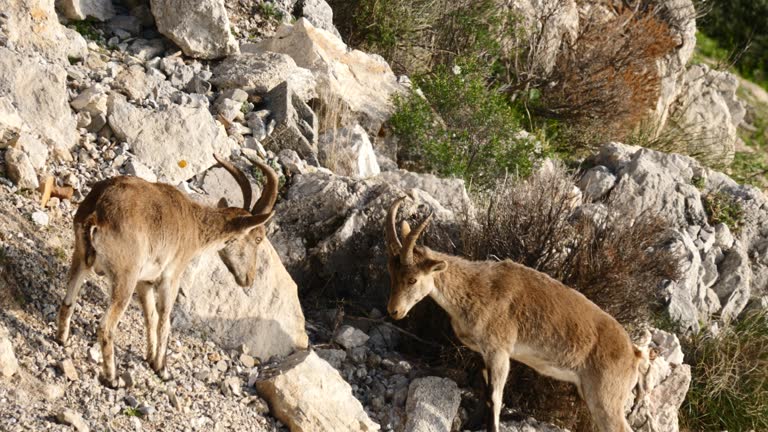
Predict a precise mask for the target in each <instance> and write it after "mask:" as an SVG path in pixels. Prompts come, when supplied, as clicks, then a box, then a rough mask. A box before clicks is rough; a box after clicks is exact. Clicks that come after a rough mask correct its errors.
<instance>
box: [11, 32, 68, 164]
mask: <svg viewBox="0 0 768 432" xmlns="http://www.w3.org/2000/svg"><path fill="white" fill-rule="evenodd" d="M0 94H7V95H9V97H10V99H11V101H12V102H13V105H14V106H15V108H16V110H17V111H16V114H17V115H18V116H19V117H20V118H21V119H22V120H23V122H24V123H25V124H26V126H27V127H29V129H30V130H31V131H33V132H35V133H36V134H38V135H39V136H41V137H42V138H43V139H44V140H45V142H46V144H47V145H48V147H49V148H51V149H52V150H53V151H54V153H55V154H56V156H58V157H60V158H69V157H70V156H69V150H71V149H72V148H73V147H74V146H75V144H76V142H77V136H78V135H77V130H76V127H77V124H76V122H75V118H74V117H73V116H72V110H71V109H70V108H69V103H68V100H69V98H68V96H67V72H66V70H64V68H63V67H61V66H59V65H56V64H51V63H47V62H45V61H43V59H41V58H39V57H27V56H24V55H21V54H18V53H15V52H13V51H11V50H9V49H7V48H3V47H0Z"/></svg>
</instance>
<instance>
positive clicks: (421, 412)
mask: <svg viewBox="0 0 768 432" xmlns="http://www.w3.org/2000/svg"><path fill="white" fill-rule="evenodd" d="M460 403H461V393H460V392H459V386H458V385H456V383H455V382H454V381H452V380H450V379H448V378H440V377H433V376H432V377H425V378H419V379H415V380H413V381H412V382H411V385H410V386H409V387H408V400H407V402H406V404H405V411H406V415H407V416H408V420H407V421H406V422H405V432H451V426H452V425H453V419H454V417H456V413H457V412H458V410H459V404H460Z"/></svg>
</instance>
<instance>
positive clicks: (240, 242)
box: [57, 155, 278, 387]
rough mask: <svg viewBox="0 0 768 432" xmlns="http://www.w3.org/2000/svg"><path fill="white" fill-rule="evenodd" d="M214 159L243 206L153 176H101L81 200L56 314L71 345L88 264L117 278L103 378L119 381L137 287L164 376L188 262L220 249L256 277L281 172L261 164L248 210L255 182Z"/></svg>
mask: <svg viewBox="0 0 768 432" xmlns="http://www.w3.org/2000/svg"><path fill="white" fill-rule="evenodd" d="M214 158H215V159H216V161H218V163H219V164H220V165H221V166H223V167H224V168H225V169H226V170H227V171H228V172H229V173H230V174H231V175H232V176H233V177H234V178H235V180H237V183H238V184H239V185H240V189H241V191H242V194H243V201H244V203H243V208H238V207H229V206H228V205H227V202H226V200H225V199H222V200H221V201H219V206H218V208H215V207H206V206H203V205H200V204H198V203H195V202H194V201H192V200H190V199H189V198H187V196H186V195H184V194H183V193H182V192H180V191H179V190H178V189H176V188H175V187H173V186H171V185H168V184H162V183H149V182H146V181H144V180H142V179H140V178H136V177H125V176H120V177H113V178H110V179H107V180H103V181H100V182H98V183H96V184H95V185H94V186H93V189H92V190H91V192H90V193H89V194H88V196H86V197H85V200H84V201H83V202H82V203H81V204H80V208H78V210H77V213H76V214H75V218H74V230H75V250H74V253H73V254H72V263H71V266H70V269H69V275H68V279H69V280H68V284H67V295H66V297H64V301H63V302H62V305H61V309H60V310H59V317H58V326H59V327H58V332H57V339H58V341H59V342H60V343H61V344H66V342H67V339H68V338H69V330H70V319H71V317H72V311H73V307H74V304H75V302H76V300H77V296H78V293H79V292H80V287H81V285H82V283H83V279H84V277H85V274H86V272H87V270H90V269H93V270H94V271H95V272H96V273H97V274H99V275H106V276H107V277H108V278H109V279H110V280H111V281H112V285H113V286H112V297H111V301H110V305H109V308H108V309H107V311H106V313H105V314H104V317H103V319H102V321H101V324H100V326H99V330H98V336H99V343H100V345H101V352H102V356H103V365H102V366H103V373H102V375H101V381H102V382H103V383H104V384H105V385H107V386H110V387H115V386H116V385H117V380H116V374H115V359H114V348H113V339H114V333H115V328H116V327H117V323H118V321H119V320H120V317H121V316H122V315H123V312H125V309H126V308H127V307H128V303H129V301H130V299H131V296H132V295H133V292H134V289H135V290H136V292H137V293H138V298H139V302H140V303H141V307H142V309H143V312H144V324H145V327H146V331H147V348H146V360H147V361H148V362H149V364H150V366H151V367H152V369H153V370H154V371H155V372H156V373H157V374H158V375H159V376H160V377H161V378H163V379H167V378H168V377H169V374H168V372H167V370H166V367H165V366H166V351H167V348H168V335H169V333H170V315H171V309H172V308H173V304H174V302H175V301H176V296H177V294H178V292H179V279H180V278H181V275H182V273H184V269H186V267H187V264H188V263H189V262H190V260H192V259H193V258H194V257H196V256H198V255H200V254H201V253H203V252H204V251H206V250H218V251H219V256H220V257H221V259H222V260H223V261H224V263H225V264H226V266H227V268H228V269H229V271H230V272H231V273H232V274H233V275H234V277H235V280H236V281H237V283H238V284H240V285H242V286H249V285H250V284H251V283H252V282H253V278H254V276H255V271H256V262H255V260H256V256H257V248H258V247H259V243H261V241H262V239H263V238H264V236H265V234H266V231H265V228H264V224H265V223H266V222H267V221H268V220H269V219H270V217H272V208H273V207H274V204H275V201H276V200H277V189H278V178H277V174H275V172H274V171H273V170H272V169H271V168H270V167H269V166H267V165H265V164H263V163H258V164H257V165H258V167H259V169H260V170H261V172H262V173H264V177H265V178H266V184H265V186H264V189H263V191H262V194H261V197H260V198H259V199H258V201H257V202H256V204H254V206H253V208H252V209H249V206H250V203H251V195H252V190H251V185H250V183H249V182H248V179H247V178H246V177H245V175H244V174H243V172H242V171H240V170H239V169H237V168H236V167H235V166H233V165H232V164H230V163H229V162H227V161H224V160H222V159H221V158H219V157H218V156H217V155H214Z"/></svg>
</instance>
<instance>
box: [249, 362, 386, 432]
mask: <svg viewBox="0 0 768 432" xmlns="http://www.w3.org/2000/svg"><path fill="white" fill-rule="evenodd" d="M256 390H257V392H258V394H259V396H261V397H262V398H263V399H264V400H266V401H267V403H269V406H270V408H271V413H272V415H274V416H275V417H276V418H277V419H278V420H280V421H282V422H283V423H284V424H285V425H286V426H288V428H289V429H291V430H297V431H298V430H303V431H340V430H345V431H360V432H364V431H377V430H379V429H380V428H379V425H378V424H376V423H374V422H373V421H371V419H370V418H369V417H368V415H367V414H366V413H365V411H364V410H363V406H362V405H361V404H360V402H359V401H358V400H357V399H356V398H355V397H354V396H353V395H352V388H351V387H350V385H349V384H347V382H345V381H344V380H343V379H342V378H341V375H339V372H338V371H336V369H334V368H333V367H332V366H331V365H329V364H328V363H327V362H325V361H324V360H322V359H321V358H320V357H318V356H317V354H316V353H314V352H312V351H300V352H297V353H295V354H293V355H291V356H289V357H288V358H286V359H285V360H284V361H283V362H281V363H280V364H279V365H278V366H277V367H276V368H275V369H272V370H269V371H265V373H264V376H263V377H260V379H259V381H257V382H256Z"/></svg>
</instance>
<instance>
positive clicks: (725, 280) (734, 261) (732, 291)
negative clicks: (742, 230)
mask: <svg viewBox="0 0 768 432" xmlns="http://www.w3.org/2000/svg"><path fill="white" fill-rule="evenodd" d="M719 273H720V278H719V279H718V281H717V283H715V285H714V286H713V287H712V289H713V290H714V291H715V293H717V296H718V297H719V298H720V301H721V302H722V304H723V310H722V312H721V313H720V315H721V319H722V320H723V321H724V322H728V321H732V320H733V319H735V318H736V317H738V316H739V314H740V313H741V312H742V311H743V310H744V308H745V307H746V306H747V303H748V302H749V300H750V295H751V293H752V290H751V282H752V271H751V270H750V268H749V257H748V256H747V255H746V254H745V253H744V251H743V250H742V249H741V247H739V246H737V247H733V248H731V249H730V250H729V251H728V252H727V253H726V254H725V258H724V259H723V262H722V264H720V267H719Z"/></svg>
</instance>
